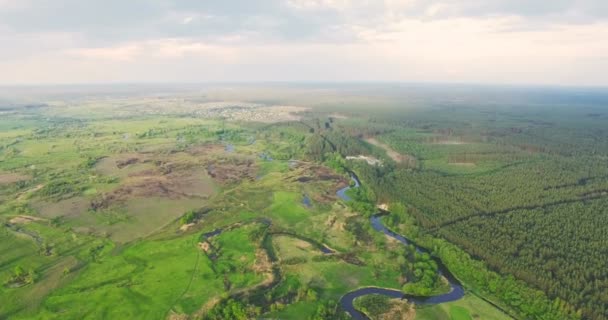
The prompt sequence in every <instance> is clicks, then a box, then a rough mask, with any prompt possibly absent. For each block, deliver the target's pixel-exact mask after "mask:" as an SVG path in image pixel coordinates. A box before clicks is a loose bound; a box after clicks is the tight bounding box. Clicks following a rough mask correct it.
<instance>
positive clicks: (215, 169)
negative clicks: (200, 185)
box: [207, 157, 258, 185]
mask: <svg viewBox="0 0 608 320" xmlns="http://www.w3.org/2000/svg"><path fill="white" fill-rule="evenodd" d="M257 170H258V169H257V166H256V165H255V160H253V159H251V158H239V157H231V158H219V159H216V160H213V161H210V162H209V164H207V174H209V176H210V177H212V178H213V179H214V180H215V181H217V182H218V183H219V184H222V185H227V184H232V183H237V182H240V181H243V180H246V179H247V180H251V181H253V180H255V177H256V174H257Z"/></svg>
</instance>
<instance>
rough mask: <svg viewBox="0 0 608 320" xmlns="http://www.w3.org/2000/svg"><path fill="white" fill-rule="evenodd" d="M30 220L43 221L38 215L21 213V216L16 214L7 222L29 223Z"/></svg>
mask: <svg viewBox="0 0 608 320" xmlns="http://www.w3.org/2000/svg"><path fill="white" fill-rule="evenodd" d="M32 221H44V219H42V218H38V217H32V216H23V215H21V216H16V217H14V218H12V219H11V220H9V222H10V223H11V224H25V223H30V222H32Z"/></svg>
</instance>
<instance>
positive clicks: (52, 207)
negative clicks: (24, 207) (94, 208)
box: [32, 197, 90, 219]
mask: <svg viewBox="0 0 608 320" xmlns="http://www.w3.org/2000/svg"><path fill="white" fill-rule="evenodd" d="M89 204H90V201H89V199H87V198H85V197H73V198H69V199H65V200H61V201H57V202H52V201H44V200H42V201H35V202H33V203H32V207H33V208H34V209H35V210H36V211H38V213H39V214H40V215H41V216H43V217H45V218H48V219H52V218H55V217H60V216H64V217H70V216H77V215H80V214H83V213H85V212H87V210H88V209H89Z"/></svg>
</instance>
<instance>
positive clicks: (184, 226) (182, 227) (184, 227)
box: [179, 223, 194, 232]
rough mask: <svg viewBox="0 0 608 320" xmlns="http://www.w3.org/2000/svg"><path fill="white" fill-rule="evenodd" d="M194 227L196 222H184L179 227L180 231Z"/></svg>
mask: <svg viewBox="0 0 608 320" xmlns="http://www.w3.org/2000/svg"><path fill="white" fill-rule="evenodd" d="M192 227H194V223H188V224H184V225H182V226H181V227H179V230H180V231H184V232H185V231H188V230H189V229H190V228H192Z"/></svg>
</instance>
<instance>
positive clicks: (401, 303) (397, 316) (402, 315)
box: [372, 299, 416, 320]
mask: <svg viewBox="0 0 608 320" xmlns="http://www.w3.org/2000/svg"><path fill="white" fill-rule="evenodd" d="M389 303H390V308H389V309H388V310H387V311H386V312H384V313H382V314H379V315H377V316H375V317H373V318H372V319H378V320H412V319H414V318H415V316H416V309H415V308H412V306H411V305H410V304H409V303H408V302H407V301H406V300H401V299H391V301H390V302H389Z"/></svg>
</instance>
